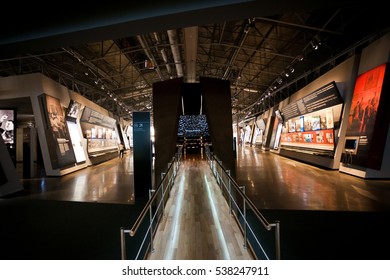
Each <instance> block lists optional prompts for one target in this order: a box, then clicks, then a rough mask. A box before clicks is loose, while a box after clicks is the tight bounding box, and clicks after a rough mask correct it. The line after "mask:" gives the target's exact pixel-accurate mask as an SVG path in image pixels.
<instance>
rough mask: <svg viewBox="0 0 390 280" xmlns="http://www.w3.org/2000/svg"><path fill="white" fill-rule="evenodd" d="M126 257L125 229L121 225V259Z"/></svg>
mask: <svg viewBox="0 0 390 280" xmlns="http://www.w3.org/2000/svg"><path fill="white" fill-rule="evenodd" d="M125 259H126V239H125V230H124V228H123V227H121V260H125Z"/></svg>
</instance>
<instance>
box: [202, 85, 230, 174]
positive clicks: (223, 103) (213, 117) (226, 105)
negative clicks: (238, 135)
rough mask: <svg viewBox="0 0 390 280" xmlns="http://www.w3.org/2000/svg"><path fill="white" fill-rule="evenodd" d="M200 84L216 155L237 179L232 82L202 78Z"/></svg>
mask: <svg viewBox="0 0 390 280" xmlns="http://www.w3.org/2000/svg"><path fill="white" fill-rule="evenodd" d="M200 84H201V91H202V95H203V100H204V112H205V114H206V116H207V121H208V124H209V131H210V136H211V141H212V144H213V151H214V154H215V155H217V157H218V158H219V159H220V160H221V161H222V165H223V166H224V168H225V169H228V170H230V172H231V176H232V177H233V178H234V179H235V174H236V167H235V157H234V149H233V127H232V105H231V93H230V82H229V81H227V80H220V79H214V78H207V77H200Z"/></svg>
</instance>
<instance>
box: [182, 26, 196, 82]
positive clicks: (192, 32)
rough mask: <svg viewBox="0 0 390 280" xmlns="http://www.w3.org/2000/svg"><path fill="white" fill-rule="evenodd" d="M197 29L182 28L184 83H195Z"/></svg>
mask: <svg viewBox="0 0 390 280" xmlns="http://www.w3.org/2000/svg"><path fill="white" fill-rule="evenodd" d="M197 47H198V27H197V26H193V27H188V28H184V57H185V59H184V61H185V67H186V68H185V70H186V75H185V82H187V83H195V82H197V77H196V56H197V53H198V50H197Z"/></svg>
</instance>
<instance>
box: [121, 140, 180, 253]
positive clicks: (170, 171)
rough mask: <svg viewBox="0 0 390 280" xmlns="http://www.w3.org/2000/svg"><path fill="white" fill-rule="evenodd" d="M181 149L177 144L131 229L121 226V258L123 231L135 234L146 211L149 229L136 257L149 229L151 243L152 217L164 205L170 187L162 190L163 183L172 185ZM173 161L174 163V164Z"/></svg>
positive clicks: (153, 217) (123, 244)
mask: <svg viewBox="0 0 390 280" xmlns="http://www.w3.org/2000/svg"><path fill="white" fill-rule="evenodd" d="M181 151H182V147H180V146H179V148H178V152H177V154H176V155H175V157H173V158H172V160H171V161H170V162H169V163H168V168H167V170H166V172H165V173H162V179H161V182H160V183H159V185H158V186H157V188H155V189H153V190H151V192H150V193H152V194H151V196H150V198H149V200H148V201H147V203H146V204H145V206H144V208H143V209H142V211H141V213H140V214H139V215H138V217H137V219H136V221H135V222H134V224H133V226H132V227H131V229H130V230H126V229H124V228H121V257H122V260H124V259H126V253H125V250H126V248H125V247H126V246H125V233H128V234H129V235H130V236H132V237H133V236H135V235H136V233H137V231H138V229H139V227H140V225H141V224H142V222H143V221H144V219H145V216H146V214H147V213H148V212H149V213H150V226H149V229H148V230H147V232H146V234H145V237H144V239H143V241H142V244H141V248H140V250H139V252H138V254H137V258H138V255H139V253H140V251H141V249H142V246H143V244H144V242H145V240H146V236H147V234H148V232H149V230H150V234H151V244H152V239H153V230H152V229H151V228H152V224H153V221H154V219H155V217H156V214H157V213H158V211H159V210H160V206H161V205H162V207H164V199H165V193H166V192H169V191H170V189H171V188H167V189H165V190H164V184H165V183H166V182H168V183H167V186H168V187H169V186H172V185H173V182H174V178H175V177H176V174H177V170H178V168H179V164H180V160H181ZM175 163H176V165H175ZM174 167H175V168H174ZM160 190H162V193H161V200H160V201H159V202H158V207H157V209H156V213H155V215H152V214H151V211H152V206H153V205H154V203H155V202H156V200H157V198H158V194H159V193H160ZM160 216H161V215H160ZM150 248H151V250H153V246H150Z"/></svg>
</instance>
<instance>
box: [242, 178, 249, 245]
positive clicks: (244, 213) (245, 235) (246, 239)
mask: <svg viewBox="0 0 390 280" xmlns="http://www.w3.org/2000/svg"><path fill="white" fill-rule="evenodd" d="M240 189H241V190H242V192H243V193H244V194H245V186H241V187H240ZM243 201H244V204H243V210H242V212H243V215H244V248H245V249H246V248H248V237H247V225H246V201H245V197H243Z"/></svg>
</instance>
